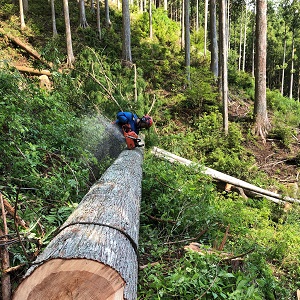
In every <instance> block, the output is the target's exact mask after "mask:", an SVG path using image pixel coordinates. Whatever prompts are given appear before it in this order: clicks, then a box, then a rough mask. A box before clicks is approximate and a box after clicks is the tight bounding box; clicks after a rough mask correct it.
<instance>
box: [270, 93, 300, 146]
mask: <svg viewBox="0 0 300 300" xmlns="http://www.w3.org/2000/svg"><path fill="white" fill-rule="evenodd" d="M267 104H268V107H269V108H270V109H271V110H272V112H273V114H274V122H273V128H272V131H271V132H270V136H271V137H273V138H276V139H279V140H281V141H282V143H283V145H284V146H285V147H287V148H289V147H290V145H291V143H292V142H293V141H294V138H295V136H296V135H297V133H296V128H298V127H299V124H300V123H299V120H300V104H299V102H296V101H295V100H293V99H289V98H286V97H283V96H282V95H281V94H280V93H279V91H268V92H267ZM282 116H284V118H282Z"/></svg>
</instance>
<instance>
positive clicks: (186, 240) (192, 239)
mask: <svg viewBox="0 0 300 300" xmlns="http://www.w3.org/2000/svg"><path fill="white" fill-rule="evenodd" d="M206 231H207V229H203V230H202V231H200V232H199V234H197V236H195V237H193V238H189V239H184V240H180V241H174V242H166V243H163V245H173V244H179V243H186V242H192V241H196V240H198V239H199V238H200V237H201V236H202V235H203V234H204V233H205V232H206Z"/></svg>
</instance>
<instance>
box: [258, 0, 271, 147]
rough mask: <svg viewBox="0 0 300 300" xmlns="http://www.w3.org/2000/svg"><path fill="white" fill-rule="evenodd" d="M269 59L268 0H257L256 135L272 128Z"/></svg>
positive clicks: (263, 137)
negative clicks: (269, 101)
mask: <svg viewBox="0 0 300 300" xmlns="http://www.w3.org/2000/svg"><path fill="white" fill-rule="evenodd" d="M266 61H267V0H256V51H255V101H254V114H255V125H254V131H255V134H256V135H260V136H261V137H262V139H263V140H264V141H265V137H266V135H267V133H268V130H269V129H270V123H269V119H268V115H267V99H266Z"/></svg>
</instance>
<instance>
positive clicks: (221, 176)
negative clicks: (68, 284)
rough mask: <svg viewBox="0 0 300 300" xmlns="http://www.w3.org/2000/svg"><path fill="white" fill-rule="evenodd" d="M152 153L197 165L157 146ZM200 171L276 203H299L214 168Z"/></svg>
mask: <svg viewBox="0 0 300 300" xmlns="http://www.w3.org/2000/svg"><path fill="white" fill-rule="evenodd" d="M152 153H153V154H154V155H156V156H158V157H162V158H164V159H166V160H168V161H170V162H174V161H176V162H179V163H181V164H184V165H186V166H190V165H196V166H197V164H196V163H194V162H192V161H190V160H188V159H185V158H183V157H180V156H177V155H175V154H173V153H171V152H168V151H165V150H163V149H160V148H157V147H154V148H153V150H152ZM198 167H200V165H199V164H198ZM201 171H202V172H203V173H204V174H206V175H209V176H211V177H212V178H214V179H216V180H219V181H223V182H226V183H230V184H233V185H235V186H238V187H241V188H244V189H247V190H249V191H252V192H254V193H256V194H257V195H259V196H263V197H265V198H266V199H269V200H271V201H273V202H275V203H278V204H284V203H285V202H294V203H300V200H298V199H294V198H291V197H286V196H283V195H280V194H277V193H274V192H271V191H268V190H265V189H262V188H260V187H257V186H255V185H253V184H250V183H248V182H245V181H243V180H240V179H237V178H234V177H232V176H229V175H227V174H224V173H221V172H219V171H216V170H214V169H210V168H207V167H204V166H202V169H201Z"/></svg>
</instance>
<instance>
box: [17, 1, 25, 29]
mask: <svg viewBox="0 0 300 300" xmlns="http://www.w3.org/2000/svg"><path fill="white" fill-rule="evenodd" d="M19 6H20V22H21V30H24V29H25V28H26V25H25V18H24V7H23V0H19Z"/></svg>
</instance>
